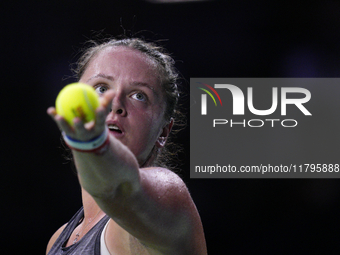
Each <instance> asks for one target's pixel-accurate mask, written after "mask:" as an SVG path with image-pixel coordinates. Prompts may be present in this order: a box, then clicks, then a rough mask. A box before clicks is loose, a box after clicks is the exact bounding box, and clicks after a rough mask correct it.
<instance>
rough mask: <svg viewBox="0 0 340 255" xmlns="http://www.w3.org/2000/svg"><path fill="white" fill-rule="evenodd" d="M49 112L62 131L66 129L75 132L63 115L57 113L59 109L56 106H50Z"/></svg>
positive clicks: (69, 132)
mask: <svg viewBox="0 0 340 255" xmlns="http://www.w3.org/2000/svg"><path fill="white" fill-rule="evenodd" d="M47 114H48V115H49V116H50V117H51V118H52V120H54V122H55V123H56V124H57V126H58V128H59V130H60V131H64V132H65V133H68V134H71V133H74V130H73V128H72V127H71V126H70V124H69V123H68V122H67V121H66V120H65V119H64V118H63V117H62V116H60V115H58V114H57V111H56V109H55V108H54V107H49V108H48V109H47Z"/></svg>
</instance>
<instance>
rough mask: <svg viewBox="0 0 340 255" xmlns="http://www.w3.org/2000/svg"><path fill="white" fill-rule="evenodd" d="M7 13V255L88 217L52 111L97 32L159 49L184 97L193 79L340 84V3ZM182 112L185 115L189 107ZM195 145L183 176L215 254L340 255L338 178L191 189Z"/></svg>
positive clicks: (75, 4) (71, 6)
mask: <svg viewBox="0 0 340 255" xmlns="http://www.w3.org/2000/svg"><path fill="white" fill-rule="evenodd" d="M0 5H1V6H0V7H1V8H0V10H1V19H2V20H1V40H0V41H1V47H0V49H1V66H0V68H1V78H0V80H1V82H2V86H1V91H2V92H1V104H2V105H1V116H2V120H1V128H2V129H1V145H2V146H1V147H2V149H1V156H0V160H1V191H2V196H1V197H2V199H1V200H2V201H1V205H2V207H1V214H0V215H1V222H2V224H1V225H2V226H1V230H2V231H1V232H2V238H1V243H2V245H1V248H2V250H3V251H11V252H9V253H11V254H31V253H32V254H33V253H34V254H44V252H45V248H46V245H47V242H48V240H49V238H50V237H51V235H52V234H53V233H54V231H55V230H57V229H58V228H59V227H60V226H61V225H62V224H64V223H65V222H67V221H68V220H69V219H70V218H71V216H72V215H73V214H74V213H75V212H76V211H77V210H78V209H79V207H80V206H81V200H80V189H79V185H78V183H77V178H76V176H75V175H74V174H73V172H72V169H71V165H70V164H69V163H67V161H66V160H65V159H64V158H63V156H62V154H63V149H62V148H61V145H60V134H59V131H58V129H57V127H56V126H55V124H54V123H53V121H52V120H50V118H49V117H48V116H47V114H46V109H47V107H49V106H51V105H54V101H55V98H56V96H57V94H58V92H59V91H60V89H61V88H62V87H63V86H64V85H66V84H68V83H70V82H72V81H73V79H72V78H70V76H71V72H70V71H69V67H70V64H71V63H74V62H75V61H76V59H77V52H78V51H79V49H80V48H81V47H82V46H83V43H84V42H85V41H87V40H88V39H93V38H95V36H96V35H98V34H99V33H98V32H101V34H102V35H105V34H110V35H113V36H116V35H120V34H123V33H125V34H126V35H128V36H134V35H137V36H143V37H145V38H147V39H149V40H162V45H164V46H165V47H166V48H167V49H168V50H169V51H170V52H172V53H173V57H174V58H175V59H176V62H177V64H176V66H177V68H178V69H179V70H180V72H181V73H182V75H183V80H182V84H183V86H184V87H186V90H187V91H188V90H189V89H188V88H189V79H190V77H339V76H340V61H339V59H340V47H339V45H340V36H339V35H340V33H339V28H340V18H339V17H340V15H339V14H340V3H339V1H313V3H308V4H305V2H302V3H300V2H298V1H295V2H286V1H285V2H284V3H272V1H249V0H248V1H228V2H222V1H208V2H190V3H181V4H180V3H176V4H156V3H151V2H145V1H122V0H119V1H100V0H96V1H94V0H83V1H76V0H75V1H29V0H27V1H23V0H21V1H10V2H9V1H6V2H5V3H4V2H2V3H1V4H0ZM182 103H183V104H184V105H186V106H187V107H188V98H186V99H184V100H183V102H182ZM328 126H332V123H325V129H324V132H327V130H328ZM188 135H189V133H188V131H187V130H186V131H184V132H182V133H181V134H180V135H179V140H180V141H182V142H183V144H184V145H183V146H184V148H185V154H184V155H182V156H181V157H182V158H184V165H183V167H182V169H183V170H182V171H181V173H180V174H181V176H182V177H183V179H184V181H185V182H186V183H187V185H188V187H189V190H190V191H191V194H192V197H193V199H194V201H195V202H196V205H197V207H198V210H199V212H200V215H201V217H202V221H203V225H204V229H205V234H206V240H207V245H208V252H209V254H213V255H214V254H217V255H223V254H338V253H339V251H338V250H339V237H340V235H339V233H338V232H339V223H340V222H339V220H338V217H339V212H340V210H339V193H340V182H339V180H338V179H333V180H331V179H326V180H325V179H322V180H321V179H318V180H315V179H314V180H311V179H269V180H268V179H265V180H264V179H260V180H259V179H256V180H255V179H212V180H211V179H209V180H208V179H206V180H196V179H190V177H189V165H188V162H189V140H188ZM320 149H322V150H327V148H320ZM326 163H328V162H326ZM9 249H10V250H9Z"/></svg>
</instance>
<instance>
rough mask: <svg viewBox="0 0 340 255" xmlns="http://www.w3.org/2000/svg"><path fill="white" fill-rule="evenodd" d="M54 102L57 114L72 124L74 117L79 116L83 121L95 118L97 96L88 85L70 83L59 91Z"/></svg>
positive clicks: (97, 102)
mask: <svg viewBox="0 0 340 255" xmlns="http://www.w3.org/2000/svg"><path fill="white" fill-rule="evenodd" d="M55 104H56V111H57V114H58V115H61V116H63V117H64V119H65V120H66V121H67V122H68V123H69V124H70V125H71V126H73V119H74V118H75V117H79V118H80V119H81V120H82V121H83V122H84V123H86V122H90V121H91V120H93V119H94V118H95V115H96V113H95V111H96V109H97V107H98V106H99V96H98V94H97V93H96V91H95V90H94V88H93V87H91V86H90V85H87V84H84V83H71V84H69V85H67V86H65V87H64V88H63V89H62V90H61V91H60V92H59V94H58V96H57V99H56V102H55Z"/></svg>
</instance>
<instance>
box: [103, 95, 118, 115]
mask: <svg viewBox="0 0 340 255" xmlns="http://www.w3.org/2000/svg"><path fill="white" fill-rule="evenodd" d="M114 93H115V92H114V91H113V90H108V91H107V92H106V93H104V95H103V97H102V98H101V99H100V100H101V102H100V103H101V105H102V106H103V107H104V108H105V110H106V114H109V112H110V111H111V107H112V100H113V97H114Z"/></svg>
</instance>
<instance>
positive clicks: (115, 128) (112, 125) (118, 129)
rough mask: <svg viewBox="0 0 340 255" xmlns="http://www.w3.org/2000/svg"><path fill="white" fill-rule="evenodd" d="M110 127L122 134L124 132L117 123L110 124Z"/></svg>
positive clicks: (111, 129)
mask: <svg viewBox="0 0 340 255" xmlns="http://www.w3.org/2000/svg"><path fill="white" fill-rule="evenodd" d="M108 128H109V130H110V131H112V132H117V133H120V134H121V133H123V132H122V130H120V128H119V127H118V126H117V125H116V124H109V125H108Z"/></svg>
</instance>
